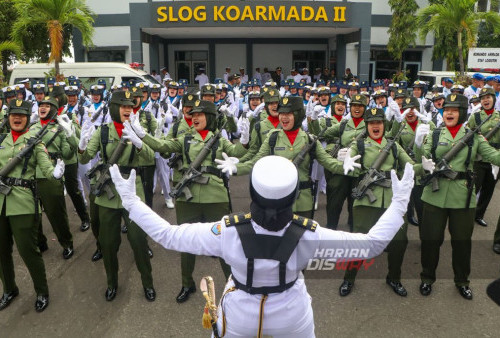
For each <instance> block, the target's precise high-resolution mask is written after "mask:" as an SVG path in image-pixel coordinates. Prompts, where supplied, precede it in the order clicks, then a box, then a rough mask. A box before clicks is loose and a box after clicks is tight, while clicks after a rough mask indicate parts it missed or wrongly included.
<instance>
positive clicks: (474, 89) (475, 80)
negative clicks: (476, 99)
mask: <svg viewBox="0 0 500 338" xmlns="http://www.w3.org/2000/svg"><path fill="white" fill-rule="evenodd" d="M484 79H485V77H484V75H483V74H481V73H475V74H474V75H472V84H471V85H470V86H469V87H467V88H465V90H464V95H465V96H467V98H468V99H469V100H470V99H471V98H472V96H473V95H479V90H480V89H481V88H483V86H484Z"/></svg>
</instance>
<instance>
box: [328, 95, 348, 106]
mask: <svg viewBox="0 0 500 338" xmlns="http://www.w3.org/2000/svg"><path fill="white" fill-rule="evenodd" d="M335 102H343V103H346V104H347V98H346V97H345V95H343V94H337V95H335V96H334V97H333V99H332V103H334V104H335Z"/></svg>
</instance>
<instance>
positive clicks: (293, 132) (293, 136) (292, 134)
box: [284, 128, 300, 145]
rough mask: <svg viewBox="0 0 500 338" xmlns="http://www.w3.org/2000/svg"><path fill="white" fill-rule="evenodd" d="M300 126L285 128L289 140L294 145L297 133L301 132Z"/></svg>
mask: <svg viewBox="0 0 500 338" xmlns="http://www.w3.org/2000/svg"><path fill="white" fill-rule="evenodd" d="M299 130H300V128H297V129H295V130H285V131H284V132H285V134H286V136H288V141H290V144H291V145H293V143H294V142H295V139H296V138H297V134H298V133H299Z"/></svg>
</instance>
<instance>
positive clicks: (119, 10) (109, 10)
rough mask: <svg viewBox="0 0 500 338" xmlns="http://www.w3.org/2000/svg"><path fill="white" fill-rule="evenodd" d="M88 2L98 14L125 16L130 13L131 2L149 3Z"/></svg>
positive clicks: (120, 0) (96, 0)
mask: <svg viewBox="0 0 500 338" xmlns="http://www.w3.org/2000/svg"><path fill="white" fill-rule="evenodd" d="M86 2H87V5H88V6H89V7H90V8H91V9H92V10H93V11H94V12H95V13H96V14H125V13H129V11H130V9H129V3H130V2H148V0H87V1H86Z"/></svg>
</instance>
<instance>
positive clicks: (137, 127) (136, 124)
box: [123, 114, 146, 139]
mask: <svg viewBox="0 0 500 338" xmlns="http://www.w3.org/2000/svg"><path fill="white" fill-rule="evenodd" d="M132 116H135V117H134V118H133V119H130V121H125V122H128V123H127V124H128V126H129V127H132V128H131V129H133V134H136V135H137V136H138V137H139V138H141V139H142V138H144V136H146V131H145V130H144V128H142V126H141V122H140V121H139V116H136V114H132V115H131V117H132ZM123 125H125V123H124V124H123Z"/></svg>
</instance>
